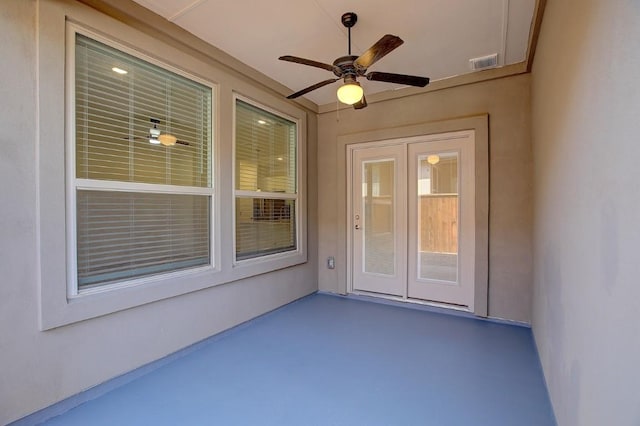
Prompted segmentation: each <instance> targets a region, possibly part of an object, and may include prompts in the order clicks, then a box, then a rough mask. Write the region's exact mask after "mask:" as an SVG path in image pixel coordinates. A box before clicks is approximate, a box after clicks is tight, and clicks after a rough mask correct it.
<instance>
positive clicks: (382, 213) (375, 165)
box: [362, 159, 396, 275]
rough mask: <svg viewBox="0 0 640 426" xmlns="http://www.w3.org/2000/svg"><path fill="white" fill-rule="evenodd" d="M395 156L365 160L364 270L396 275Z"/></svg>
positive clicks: (363, 165)
mask: <svg viewBox="0 0 640 426" xmlns="http://www.w3.org/2000/svg"><path fill="white" fill-rule="evenodd" d="M394 176H395V160H392V159H391V160H376V161H365V162H363V164H362V178H363V179H362V211H363V212H364V218H363V220H362V225H363V226H362V228H363V231H364V232H363V233H362V238H363V241H362V243H363V247H364V250H363V251H362V255H363V257H364V259H363V262H362V264H363V267H364V272H369V273H374V274H383V275H395V263H396V262H395V257H396V253H395V238H396V235H395V198H396V194H395V179H394Z"/></svg>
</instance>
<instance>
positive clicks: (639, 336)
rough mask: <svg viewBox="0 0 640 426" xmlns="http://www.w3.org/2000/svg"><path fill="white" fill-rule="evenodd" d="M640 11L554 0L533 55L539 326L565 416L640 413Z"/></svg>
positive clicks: (581, 420)
mask: <svg viewBox="0 0 640 426" xmlns="http://www.w3.org/2000/svg"><path fill="white" fill-rule="evenodd" d="M638 22H640V4H639V3H638V2H636V1H612V2H605V1H594V0H587V1H577V0H564V1H559V0H550V1H548V2H547V7H546V10H545V15H544V20H543V23H542V28H541V33H540V39H539V43H538V49H537V52H536V58H535V62H534V65H533V74H532V129H533V152H534V165H535V166H534V170H535V172H534V188H535V195H534V199H535V202H534V206H535V208H534V223H535V225H534V229H535V230H534V303H533V306H534V309H533V330H534V335H535V338H536V342H537V345H538V348H539V352H540V358H541V361H542V365H543V368H544V372H545V377H546V380H547V384H548V387H549V392H550V394H551V399H552V402H553V406H554V410H555V413H556V417H557V419H558V424H560V425H562V426H564V425H567V426H568V425H576V426H577V425H580V426H590V425H594V426H595V425H614V424H615V425H620V426H623V425H638V424H640V390H639V389H638V385H639V383H640V368H638V360H640V322H639V321H638V314H639V313H640V286H639V285H638V283H639V278H638V277H640V262H639V258H638V246H639V244H640V226H639V225H638V223H639V222H638V218H640V183H639V182H640V168H639V167H638V160H639V159H640V143H639V137H638V135H640V119H639V118H640V88H639V85H638V69H640V26H638Z"/></svg>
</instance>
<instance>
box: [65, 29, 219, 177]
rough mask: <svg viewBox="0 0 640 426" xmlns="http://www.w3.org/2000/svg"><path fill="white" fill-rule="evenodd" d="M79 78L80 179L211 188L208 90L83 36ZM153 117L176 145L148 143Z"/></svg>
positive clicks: (78, 37) (78, 53)
mask: <svg viewBox="0 0 640 426" xmlns="http://www.w3.org/2000/svg"><path fill="white" fill-rule="evenodd" d="M114 67H116V68H119V69H121V70H124V71H126V72H127V73H126V74H118V73H116V72H114V71H113V68H114ZM75 80H76V81H75V89H76V93H75V103H76V105H75V107H76V135H75V136H76V177H78V178H84V179H99V180H115V181H123V182H141V183H151V184H165V185H183V186H196V187H208V186H210V185H211V180H210V162H209V158H210V155H209V150H210V140H211V119H210V117H211V96H212V93H211V88H210V87H207V86H204V85H202V84H200V83H197V82H194V81H191V80H189V79H187V78H185V77H182V76H180V75H178V74H175V73H173V72H170V71H167V70H165V69H162V68H160V67H158V66H156V65H153V64H151V63H148V62H146V61H143V60H141V59H138V58H136V57H134V56H131V55H128V54H126V53H123V52H120V51H118V50H116V49H114V48H111V47H109V46H107V45H105V44H102V43H99V42H97V41H95V40H91V39H89V38H87V37H85V36H83V35H80V34H77V35H76V73H75ZM151 119H153V120H158V121H159V122H160V123H159V124H157V127H158V130H160V131H161V132H162V133H165V134H171V135H173V136H175V137H176V138H177V139H178V141H179V143H177V144H176V145H174V146H170V147H165V146H164V145H154V144H151V143H150V142H149V130H150V129H151V127H152V126H153V123H152V122H151V121H150V120H151Z"/></svg>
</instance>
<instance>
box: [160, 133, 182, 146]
mask: <svg viewBox="0 0 640 426" xmlns="http://www.w3.org/2000/svg"><path fill="white" fill-rule="evenodd" d="M158 140H159V141H160V143H161V144H162V145H164V146H173V145H175V144H176V142H178V138H176V137H175V136H173V135H170V134H168V133H163V134H161V135H160V136H158Z"/></svg>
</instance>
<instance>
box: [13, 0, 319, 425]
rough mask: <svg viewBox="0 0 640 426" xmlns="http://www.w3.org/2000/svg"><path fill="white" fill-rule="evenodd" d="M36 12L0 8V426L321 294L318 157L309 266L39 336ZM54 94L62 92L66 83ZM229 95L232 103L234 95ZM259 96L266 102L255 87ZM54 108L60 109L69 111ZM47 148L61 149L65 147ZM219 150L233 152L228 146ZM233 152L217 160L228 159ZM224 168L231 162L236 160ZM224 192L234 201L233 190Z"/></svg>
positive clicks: (312, 170) (33, 7) (312, 141)
mask: <svg viewBox="0 0 640 426" xmlns="http://www.w3.org/2000/svg"><path fill="white" fill-rule="evenodd" d="M56 3H58V4H70V5H71V7H84V6H80V5H74V4H73V3H71V2H56ZM37 7H38V3H37V2H35V1H23V0H9V1H3V2H2V6H1V7H0V33H1V34H2V45H1V47H0V52H1V53H2V55H1V56H2V61H0V75H1V76H2V78H0V95H1V96H0V128H1V129H2V132H1V134H0V143H1V145H2V153H1V154H0V212H1V213H0V272H1V274H2V279H1V280H0V424H6V423H8V422H10V421H13V420H16V419H18V418H20V417H23V416H25V415H27V414H30V413H32V412H34V411H36V410H38V409H41V408H43V407H46V406H48V405H50V404H53V403H55V402H57V401H59V400H61V399H63V398H65V397H68V396H71V395H74V394H76V393H78V392H81V391H83V390H85V389H88V388H90V387H92V386H94V385H96V384H99V383H101V382H104V381H106V380H108V379H110V378H113V377H115V376H118V375H120V374H123V373H125V372H127V371H130V370H132V369H134V368H136V367H139V366H141V365H144V364H147V363H149V362H151V361H153V360H156V359H159V358H161V357H163V356H165V355H168V354H170V353H173V352H175V351H177V350H179V349H181V348H183V347H185V346H188V345H190V344H193V343H195V342H198V341H200V340H202V339H205V338H207V337H209V336H211V335H213V334H215V333H218V332H220V331H222V330H225V329H227V328H229V327H232V326H234V325H237V324H239V323H241V322H244V321H246V320H248V319H251V318H253V317H255V316H257V315H260V314H262V313H265V312H267V311H270V310H272V309H275V308H277V307H279V306H281V305H283V304H285V303H288V302H290V301H292V300H295V299H297V298H299V297H302V296H304V295H306V294H309V293H312V292H313V291H315V290H316V289H317V280H316V273H317V265H316V263H315V260H316V259H317V253H316V251H315V247H316V246H317V242H316V225H315V224H316V214H315V212H316V210H317V208H316V199H317V198H316V193H315V191H316V190H315V188H316V182H317V181H316V161H315V155H310V156H309V160H308V174H309V179H308V182H307V186H308V188H307V190H308V192H307V194H308V211H309V215H308V219H309V226H308V243H309V244H308V245H309V258H310V261H309V262H308V263H306V264H303V265H300V266H296V267H292V268H288V269H283V270H279V271H277V272H273V273H268V274H263V275H259V276H256V277H253V278H248V279H244V280H240V281H236V282H232V283H229V284H225V285H220V286H217V287H212V288H209V289H205V290H201V291H197V292H192V293H189V294H185V295H183V296H179V297H173V298H169V299H164V300H161V301H158V302H154V303H149V304H146V305H143V306H139V307H135V308H132V309H127V310H123V311H119V312H116V313H114V314H110V315H105V316H101V317H98V318H94V319H90V320H86V321H81V322H76V323H74V324H71V325H67V326H63V327H58V328H55V329H53V330H49V331H40V324H39V309H40V303H39V295H40V291H39V282H40V278H41V277H40V276H39V270H40V268H39V261H40V247H41V245H42V244H41V243H44V242H45V241H40V233H39V230H40V228H39V220H40V219H41V218H39V217H38V211H39V207H40V205H39V203H40V200H39V189H38V185H39V184H38V173H39V171H38V170H39V168H38V167H39V165H44V166H45V167H48V165H49V164H50V163H49V162H47V159H43V158H39V155H40V153H39V152H38V146H39V145H38V141H37V134H38V123H39V119H38V118H39V117H38V103H37V100H38V95H39V93H38V87H37V81H38V80H39V79H38V75H37V63H36V61H37V57H38V51H37V43H36V42H37V29H38V21H37V13H36V12H37ZM65 7H66V6H65ZM85 9H86V8H85ZM92 13H97V12H95V11H94V12H92ZM42 18H43V17H41V19H42ZM63 21H64V19H63ZM62 24H63V25H64V22H62ZM221 72H222V71H221ZM40 77H42V76H40ZM214 78H215V77H214ZM40 80H41V79H40ZM58 84H59V85H61V86H62V85H63V84H64V81H59V82H58ZM246 84H250V83H246ZM225 90H226V91H228V92H229V93H230V89H229V88H227V89H225ZM253 90H255V91H256V92H255V93H258V92H260V91H265V92H268V89H267V88H265V87H262V86H260V85H258V84H254V85H253ZM225 93H226V92H225ZM49 101H51V100H50V99H41V102H49ZM225 101H228V105H227V106H224V107H222V108H223V111H222V112H223V118H226V119H230V117H231V113H230V111H231V108H232V103H231V97H230V95H229V94H227V95H226V97H225ZM58 108H60V109H64V105H59V106H58ZM308 117H309V118H308V122H307V128H308V134H309V137H308V138H307V141H308V152H311V153H315V150H316V138H315V135H316V133H317V129H316V122H315V115H314V114H308ZM226 126H227V127H228V128H227V129H226V130H225V132H223V133H222V134H223V135H229V134H231V130H230V129H231V122H230V121H229V122H227V124H226ZM44 133H46V132H44ZM54 134H55V132H52V133H51V135H54ZM51 137H53V136H51ZM51 143H58V144H61V145H60V146H62V144H64V140H62V139H61V140H57V141H52V142H51ZM221 143H225V144H230V140H229V139H228V138H226V139H225V140H224V141H221ZM229 146H230V145H227V146H225V147H224V149H222V148H221V151H222V152H226V153H230V152H231V150H230V148H229ZM225 161H226V163H227V164H230V162H231V160H230V158H229V159H226V160H225ZM225 184H227V186H229V185H230V183H229V182H223V183H222V185H223V186H224V185H225ZM224 190H225V193H226V194H227V195H230V194H231V188H230V187H229V188H225V189H224ZM46 213H47V212H46V210H45V211H43V212H42V214H46ZM59 226H60V227H64V223H60V225H59ZM229 232H230V231H229ZM45 237H46V236H45ZM58 249H60V250H64V248H63V247H58ZM223 249H225V248H223ZM123 297H124V296H123Z"/></svg>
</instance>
